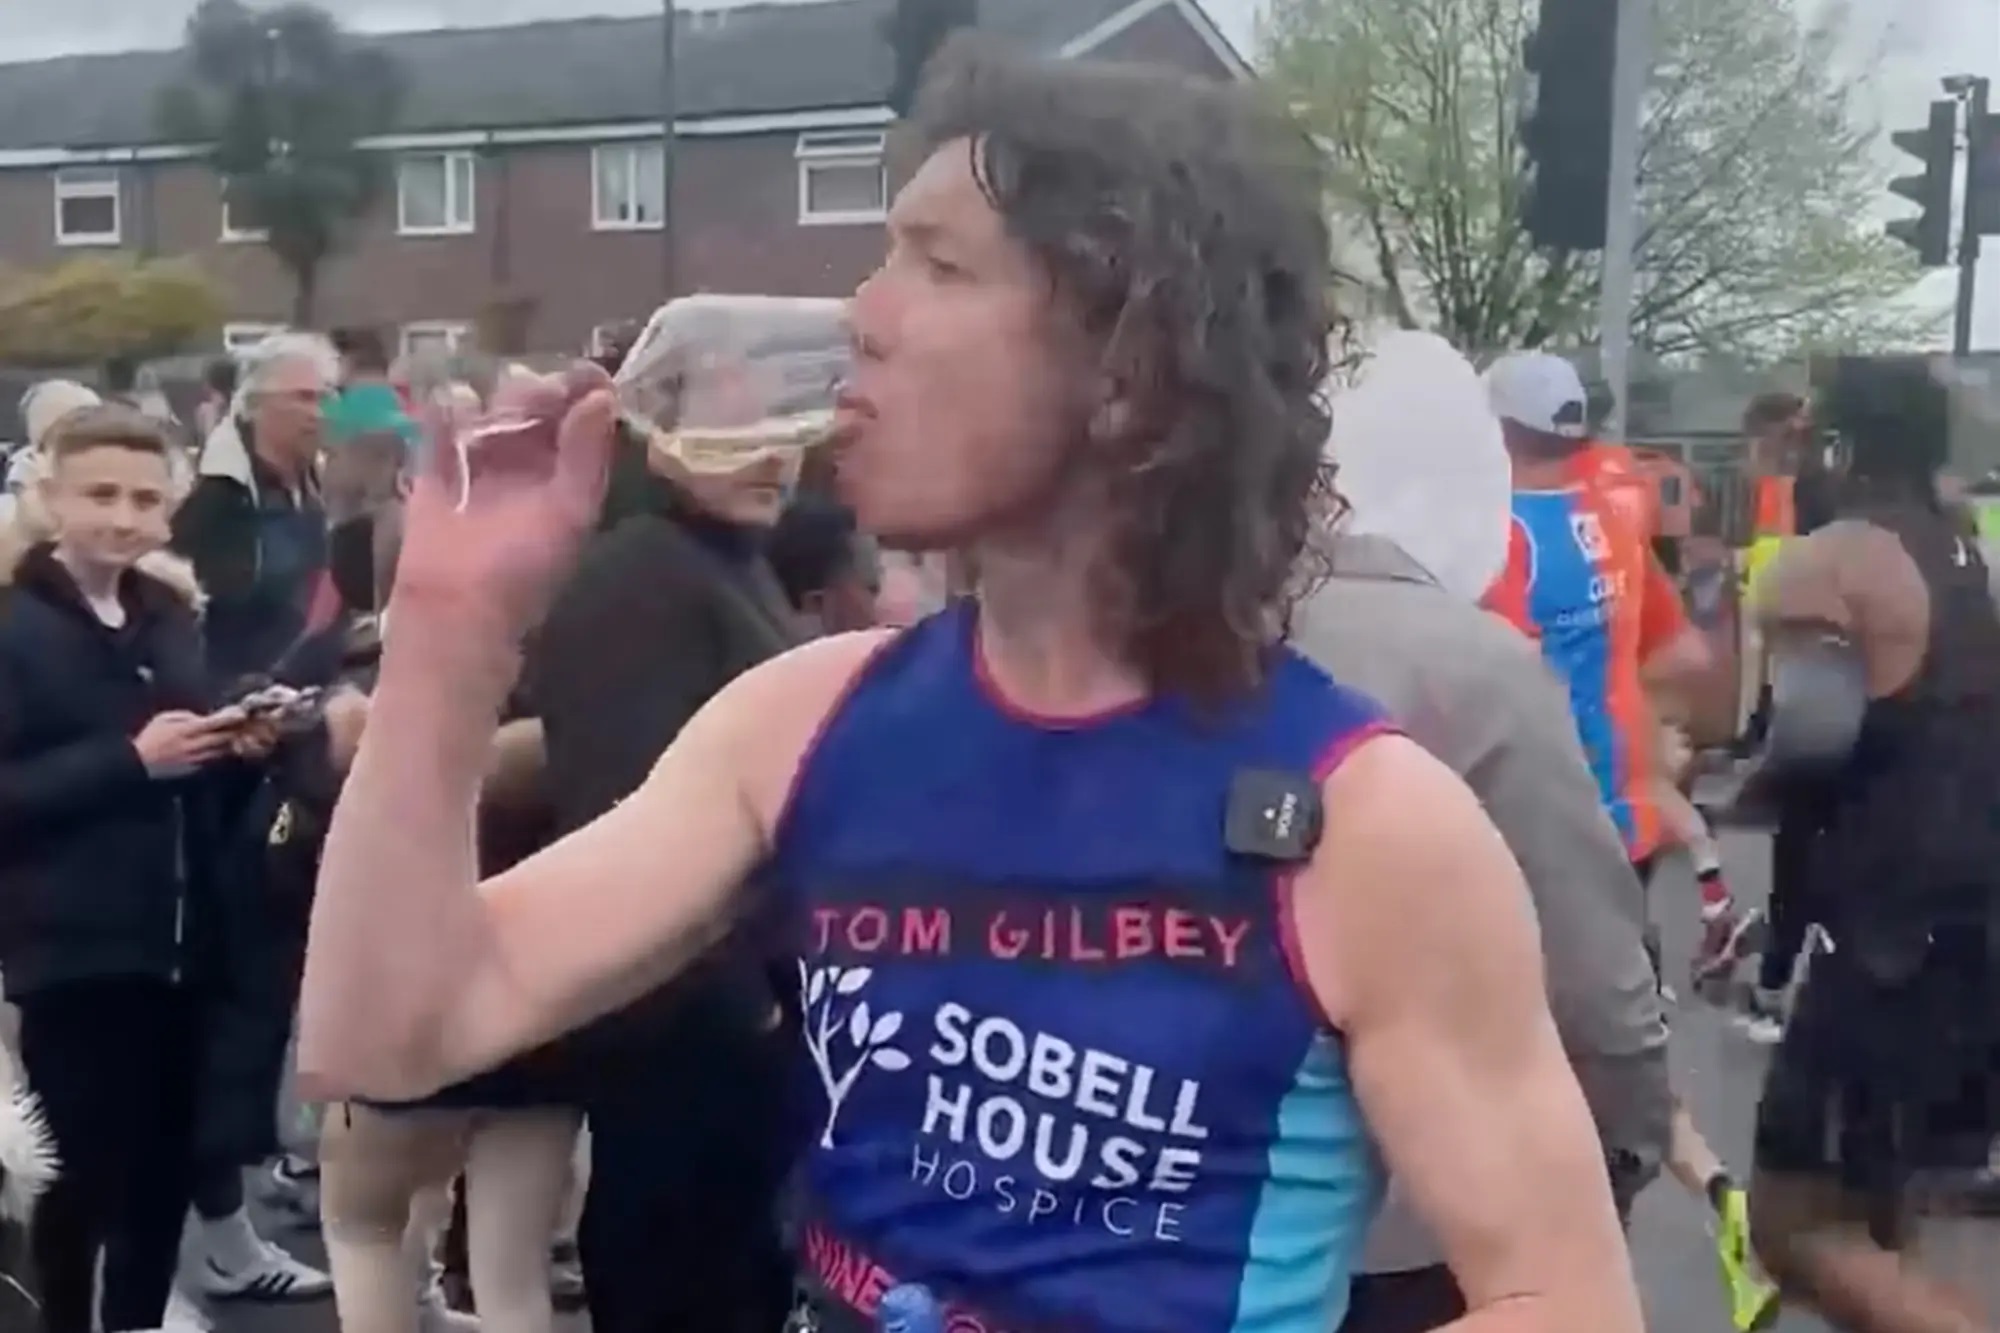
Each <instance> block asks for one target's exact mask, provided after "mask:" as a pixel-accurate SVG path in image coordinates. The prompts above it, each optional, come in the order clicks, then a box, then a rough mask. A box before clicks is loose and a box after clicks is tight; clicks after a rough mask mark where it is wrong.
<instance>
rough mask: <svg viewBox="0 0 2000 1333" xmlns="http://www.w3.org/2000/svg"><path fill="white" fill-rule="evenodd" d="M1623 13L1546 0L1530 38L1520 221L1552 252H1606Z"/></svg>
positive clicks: (1585, 2)
mask: <svg viewBox="0 0 2000 1333" xmlns="http://www.w3.org/2000/svg"><path fill="white" fill-rule="evenodd" d="M1618 8H1619V7H1618V5H1616V4H1615V3H1610V2H1609V0H1542V12H1541V21H1540V23H1539V25H1538V26H1537V27H1536V29H1535V32H1534V35H1533V36H1531V37H1529V38H1528V42H1527V47H1526V50H1525V52H1524V55H1525V57H1526V63H1527V67H1528V74H1529V76H1530V79H1531V82H1532V86H1533V93H1532V96H1533V102H1532V104H1531V105H1530V107H1529V108H1528V112H1527V114H1526V115H1525V116H1524V117H1523V118H1522V122H1521V146H1522V147H1523V149H1525V150H1526V153H1527V159H1528V178H1527V181H1526V193H1525V195H1524V197H1523V200H1522V208H1521V220H1522V222H1523V224H1524V225H1525V226H1526V227H1527V229H1528V235H1529V236H1530V237H1531V238H1532V239H1533V240H1534V242H1535V243H1536V244H1537V245H1540V246H1544V247H1547V248H1549V249H1554V250H1602V249H1603V248H1604V225H1605V213H1606V205H1607V201H1608V200H1609V198H1610V194H1611V118H1612V117H1611V112H1612V106H1611V99H1612V84H1613V80H1614V78H1615V76H1616V73H1617V66H1618Z"/></svg>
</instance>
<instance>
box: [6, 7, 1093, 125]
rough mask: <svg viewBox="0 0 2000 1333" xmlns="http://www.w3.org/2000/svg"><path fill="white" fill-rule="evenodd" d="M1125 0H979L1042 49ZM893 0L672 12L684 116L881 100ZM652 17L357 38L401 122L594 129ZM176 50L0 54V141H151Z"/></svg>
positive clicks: (651, 69) (632, 108)
mask: <svg viewBox="0 0 2000 1333" xmlns="http://www.w3.org/2000/svg"><path fill="white" fill-rule="evenodd" d="M1131 3H1132V0H984V3H983V4H982V5H981V6H980V9H981V14H980V26H981V27H982V28H983V29H986V30H988V31H991V32H994V33H996V34H998V35H1001V36H1004V37H1006V38H1008V39H1009V40H1013V41H1017V42H1020V43H1021V44H1022V45H1024V46H1026V47H1029V48H1030V49H1033V50H1038V51H1047V52H1053V51H1055V50H1056V49H1057V48H1059V47H1061V46H1062V45H1063V44H1064V43H1065V42H1068V41H1070V40H1072V39H1074V38H1076V37H1077V36H1079V35H1081V34H1083V33H1085V32H1088V31H1090V30H1091V29H1092V28H1093V27H1095V26H1096V25H1098V24H1100V23H1102V22H1104V21H1105V20H1106V19H1108V18H1111V17H1112V16H1113V15H1116V14H1118V13H1119V12H1120V11H1122V10H1125V9H1126V8H1128V7H1129V6H1130V5H1131ZM894 4H895V0H821V3H815V4H751V5H744V6H740V7H737V8H732V9H726V10H710V11H700V12H686V11H683V12H682V13H681V14H680V16H679V22H678V25H677V27H676V30H675V44H676V53H675V61H674V65H675V69H676V71H677V72H678V74H679V76H680V87H679V89H678V90H677V97H678V101H679V110H680V114H681V115H682V116H719V115H754V114H759V113H767V112H781V111H803V110H818V109H823V108H830V107H856V106H878V105H880V104H881V103H882V101H883V99H884V97H885V96H886V95H887V90H888V86H889V80H890V75H891V56H890V52H889V48H888V45H887V43H886V42H885V40H884V38H883V36H882V32H883V28H882V25H883V22H884V20H885V19H886V17H887V16H888V14H889V12H890V11H891V10H892V9H893V8H894ZM661 22H662V19H661V18H660V17H658V16H650V17H645V18H623V19H611V18H584V19H565V20H558V21H550V22H540V23H524V24H519V25H515V26H511V27H502V28H446V29H438V30H435V31H430V32H411V33H395V34H385V35H376V36H368V37H364V38H363V39H362V40H364V41H368V42H371V43H375V44H379V45H381V46H383V47H385V48H387V49H389V50H391V51H393V52H394V53H395V55H396V57H397V59H398V60H399V61H400V62H401V64H402V66H403V70H404V74H405V82H406V85H407V92H406V95H405V98H404V103H403V107H402V113H401V115H400V116H399V117H398V121H399V123H398V125H397V129H398V131H400V132H403V133H423V132H431V131H445V130H465V129H501V128H515V127H529V126H534V127H542V126H553V125H590V124H604V123H607V122H618V121H632V120H646V119H650V118H652V117H654V116H656V115H657V114H658V110H659V88H660V74H661V67H662V47H663V45H664V43H663V42H662V40H661V39H662V37H663V36H664V33H663V32H662V31H661V26H660V25H661ZM182 69H183V59H182V56H181V53H180V52H178V51H127V52H121V53H118V54H114V55H82V56H62V57H58V58H56V59H53V60H39V61H32V62H23V63H17V64H0V150H4V149H30V148H101V147H112V146H127V145H145V144H154V143H159V142H161V141H162V140H163V138H164V136H163V135H162V133H161V130H160V127H159V123H158V115H157V108H158V106H159V104H160V98H161V96H162V94H163V93H164V92H165V90H166V89H167V88H169V87H171V86H172V85H173V84H174V83H175V82H176V81H177V80H178V79H179V78H180V75H181V71H182Z"/></svg>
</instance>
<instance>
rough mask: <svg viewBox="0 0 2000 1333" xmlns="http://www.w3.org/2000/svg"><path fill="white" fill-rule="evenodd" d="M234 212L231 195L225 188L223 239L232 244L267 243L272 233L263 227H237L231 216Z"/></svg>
mask: <svg viewBox="0 0 2000 1333" xmlns="http://www.w3.org/2000/svg"><path fill="white" fill-rule="evenodd" d="M232 212H233V210H232V209H231V208H230V207H229V193H228V190H227V189H226V188H225V189H224V191H223V194H222V239H223V240H225V241H231V242H237V241H242V242H252V243H254V242H261V241H267V240H269V239H270V238H271V233H270V232H268V231H266V230H264V228H262V227H249V226H244V227H239V226H237V225H236V222H235V220H234V219H233V218H232V217H231V216H230V214H231V213H232Z"/></svg>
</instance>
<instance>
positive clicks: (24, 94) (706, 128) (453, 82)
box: [0, 0, 1248, 350]
mask: <svg viewBox="0 0 2000 1333" xmlns="http://www.w3.org/2000/svg"><path fill="white" fill-rule="evenodd" d="M892 6H893V0H823V2H822V3H816V4H785V5H749V6H744V7H739V8H733V9H725V10H709V11H705V12H692V13H682V14H681V15H680V17H679V20H678V26H677V28H676V36H675V41H676V45H677V48H678V54H677V59H676V61H675V67H676V71H677V73H678V75H679V87H678V90H677V99H678V115H677V118H676V127H677V132H678V144H679V147H678V150H677V155H676V172H675V175H676V179H675V184H674V198H673V205H674V208H673V214H672V215H673V218H674V220H675V223H676V227H675V231H676V236H675V238H674V239H675V247H676V255H677V259H676V263H677V265H678V268H679V275H680V284H681V286H682V288H683V289H706V290H718V291H726V290H736V291H759V292H772V293H782V294H799V295H833V294H845V293H846V292H848V291H851V290H852V289H853V287H854V285H855V284H856V282H857V281H858V280H859V279H860V278H861V277H862V276H864V275H865V273H866V272H867V270H868V269H869V267H870V266H871V265H872V264H873V263H874V262H875V261H876V260H877V259H878V258H879V256H880V252H881V247H882V241H881V227H880V223H881V220H882V216H883V211H884V208H885V205H886V198H887V194H888V179H887V171H886V168H885V165H884V153H883V135H884V130H885V127H886V126H887V125H888V124H889V122H890V120H891V115H890V112H889V110H888V108H887V107H886V106H885V105H884V104H883V99H884V96H885V90H886V89H887V87H888V84H889V79H890V71H891V56H890V53H889V50H888V48H887V46H886V45H885V43H884V40H883V37H882V35H881V34H882V31H883V26H882V25H883V20H884V18H885V16H886V15H887V13H888V12H889V10H890V9H891V8H892ZM662 22H663V20H662V19H661V18H658V17H651V18H634V19H604V18H587V19H574V20H564V21H558V22H544V23H530V24H524V25H519V26H513V27H504V28H483V29H447V30H440V31H434V32H418V33H407V34H400V35H393V36H382V37H375V38H368V39H366V40H371V41H379V42H382V43H383V44H384V45H386V46H387V47H389V48H390V49H391V50H392V51H393V52H394V53H395V55H396V56H397V58H398V60H399V61H400V63H401V64H402V66H403V69H404V72H405V78H406V82H407V87H408V94H407V96H406V98H405V100H404V105H403V109H402V113H401V116H400V118H399V124H398V126H397V129H396V132H395V133H393V134H388V135H384V136H382V137H381V138H379V139H378V140H376V141H374V142H373V143H371V144H370V147H373V148H375V149H377V150H379V151H381V152H383V153H388V154H393V155H394V158H395V162H394V169H393V184H392V186H391V188H390V189H389V190H387V191H386V192H385V198H384V200H383V202H382V205H381V206H380V207H379V208H378V210H377V212H376V215H375V216H371V217H369V218H367V219H364V220H363V221H362V222H361V224H360V225H359V226H358V228H357V229H356V231H355V233H354V234H353V235H352V236H351V237H350V238H349V241H348V244H347V247H346V249H345V250H344V251H343V252H342V253H341V254H340V255H338V256H337V257H336V258H335V259H334V260H333V261H332V262H331V263H330V264H329V265H328V267H327V269H326V271H325V272H324V274H323V276H322V278H321V283H320V297H319V311H318V313H319V317H320V319H321V320H322V321H323V322H324V323H326V324H329V325H335V324H369V325H373V326H376V327H379V328H383V329H397V330H400V331H401V338H402V341H403V344H404V346H405V347H406V348H410V347H416V346H419V345H436V344H438V343H446V344H451V343H454V342H455V340H456V339H458V338H460V337H463V336H464V335H465V334H466V332H467V331H468V330H469V329H470V327H471V326H472V325H473V323H474V321H475V320H476V318H477V317H478V316H479V315H480V313H481V311H482V308H483V307H485V306H487V305H488V303H490V302H493V301H495V300H502V299H504V300H507V301H512V302H519V303H520V305H521V306H522V307H523V308H524V309H525V312H526V317H527V325H528V327H527V343H528V347H529V348H531V349H534V350H568V349H573V348H577V347H580V346H582V345H584V344H585V343H586V342H587V341H588V340H589V339H590V337H591V336H592V334H593V331H594V330H595V329H597V328H599V327H601V326H603V325H606V324H608V323H611V322H614V321H619V320H624V319H629V318H632V317H635V316H641V315H643V314H645V313H646V312H647V311H648V310H650V309H651V307H652V306H653V304H655V301H656V298H657V296H658V294H659V292H660V291H661V289H662V285H663V276H664V271H665V255H666V242H667V238H666V235H665V231H664V228H663V226H662V215H663V213H664V211H665V210H663V208H662V207H661V204H662V199H661V148H660V132H661V126H660V120H659V112H658V107H659V96H660V86H661V72H662V67H663V63H664V62H663V48H664V45H665V43H664V41H663V38H664V36H665V34H664V32H663V31H662V29H661V26H660V25H661V23H662ZM981 24H982V27H985V28H987V29H990V30H993V31H994V32H996V33H997V34H998V35H1001V36H1004V37H1005V38H1007V39H1008V40H1011V41H1014V42H1018V43H1020V44H1021V45H1023V46H1025V47H1027V48H1029V49H1032V50H1036V51H1040V52H1045V53H1049V54H1054V55H1059V56H1063V57H1071V56H1088V57H1092V58H1098V59H1113V60H1135V61H1159V62H1166V63H1171V64H1174V65H1177V66H1180V67H1183V68H1187V69H1190V70H1194V71H1197V72H1202V73H1205V74H1209V75H1212V76H1214V77H1218V78H1228V77H1243V76H1245V75H1247V73H1248V71H1247V69H1246V67H1245V66H1244V64H1243V62H1242V60H1241V58H1240V57H1239V56H1238V55H1237V53H1236V52H1235V51H1234V50H1233V49H1232V48H1231V47H1230V45H1229V43H1228V41H1227V40H1226V39H1225V38H1224V37H1223V36H1222V34H1221V33H1220V32H1219V31H1218V30H1217V29H1216V28H1215V26H1214V24H1213V23H1212V22H1211V21H1210V20H1209V18H1208V17H1207V15H1206V14H1204V13H1203V12H1202V10H1201V8H1200V6H1199V5H1198V4H1197V3H1194V0H985V2H984V4H983V5H982V20H981ZM180 67H181V57H180V56H179V54H178V53H177V52H171V51H133V52H126V53H121V54H115V55H90V56H72V57H63V58H59V59H54V60H45V61H36V62H30V63H19V64H9V65H0V264H9V265H24V266H42V265H47V264H53V263H56V262H59V261H61V260H63V259H66V258H71V257H74V256H77V255H81V254H89V253H95V252H100V251H103V250H107V249H124V250H126V251H129V252H137V253H141V254H146V255H186V256H192V257H194V258H195V259H197V260H198V261H199V262H200V263H201V264H202V265H203V266H204V267H206V268H207V269H208V270H209V272H211V273H212V274H213V275H214V277H215V278H216V280H217V281H218V283H219V284H220V286H221V288H222V290H223V292H224V293H225V297H226V300H227V303H228V308H229V311H230V318H231V323H230V325H229V326H228V328H227V329H226V330H225V341H226V342H228V343H230V344H240V343H243V342H247V341H250V340H254V339H255V338H256V337H258V336H261V335H262V333H263V332H265V331H266V330H268V329H269V328H271V327H273V326H275V325H276V324H277V323H278V321H280V320H282V319H283V318H284V317H285V315H286V313H287V312H288V311H289V309H290V306H291V285H290V282H289V280H288V279H287V278H286V276H285V275H284V273H283V272H282V270H281V269H280V268H279V267H278V266H277V264H276V263H275V262H274V260H273V259H272V257H271V256H270V255H269V254H268V253H267V252H266V251H265V250H264V249H263V248H262V246H260V245H259V244H257V237H255V236H254V235H250V234H247V233H245V232H244V231H242V230H240V229H238V228H235V227H232V225H231V222H230V219H229V217H228V216H227V210H226V209H225V208H224V207H223V204H222V198H221V191H220V189H219V185H218V182H217V180H216V178H215V176H214V174H213V173H212V172H211V171H210V170H209V169H208V168H207V166H206V165H205V164H204V163H203V162H202V161H201V160H200V154H199V151H198V149H196V148H195V147H193V146H190V145H185V144H175V143H169V142H165V141H163V139H162V136H161V133H160V131H159V129H158V126H157V114H156V109H157V107H158V105H159V99H160V97H161V94H162V90H163V89H165V88H167V87H169V86H170V85H171V84H172V83H173V82H174V81H175V80H176V78H177V77H178V73H179V70H180Z"/></svg>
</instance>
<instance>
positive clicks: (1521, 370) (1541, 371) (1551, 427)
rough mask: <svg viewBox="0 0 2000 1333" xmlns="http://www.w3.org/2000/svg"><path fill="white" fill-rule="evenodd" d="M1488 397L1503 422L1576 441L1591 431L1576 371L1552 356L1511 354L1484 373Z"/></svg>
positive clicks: (1585, 398)
mask: <svg viewBox="0 0 2000 1333" xmlns="http://www.w3.org/2000/svg"><path fill="white" fill-rule="evenodd" d="M1486 394H1487V398H1488V400H1489V401H1490V402H1491V403H1492V404H1493V415H1495V416H1497V417H1499V418H1500V419H1501V420H1502V421H1511V422H1513V423H1514V424H1515V425H1517V426H1525V427H1527V428H1528V429H1529V430H1533V431H1540V432H1541V433H1542V434H1544V435H1558V436H1561V437H1563V438H1564V439H1570V440H1580V439H1582V438H1583V437H1584V436H1586V435H1588V434H1589V433H1590V428H1589V423H1590V395H1589V394H1587V393H1586V392H1585V391H1584V387H1583V377H1582V376H1581V375H1578V374H1577V373H1576V367H1575V366H1572V365H1571V364H1570V363H1569V362H1567V361H1565V360H1563V358H1561V357H1559V356H1556V355H1555V354H1553V353H1551V352H1510V353H1508V354H1507V355H1506V356H1503V357H1501V358H1500V359H1499V360H1498V361H1495V362H1494V363H1493V364H1492V366H1491V367H1490V368H1488V370H1487V372H1486Z"/></svg>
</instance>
